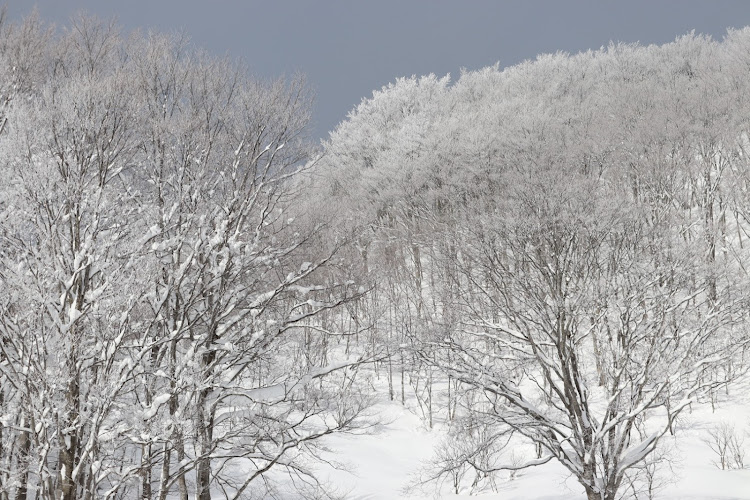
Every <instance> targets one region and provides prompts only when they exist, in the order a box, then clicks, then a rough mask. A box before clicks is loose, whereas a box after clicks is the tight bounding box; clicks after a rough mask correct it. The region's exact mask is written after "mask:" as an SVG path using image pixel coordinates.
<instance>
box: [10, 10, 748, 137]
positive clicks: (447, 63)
mask: <svg viewBox="0 0 750 500" xmlns="http://www.w3.org/2000/svg"><path fill="white" fill-rule="evenodd" d="M35 4H36V6H37V7H38V9H39V12H40V14H41V16H42V18H43V19H45V20H47V21H51V22H54V23H55V24H57V25H58V26H64V25H66V24H67V23H68V22H69V19H70V18H71V16H73V15H75V14H76V13H77V12H80V11H84V12H88V13H90V14H95V15H97V16H99V17H102V18H105V19H109V18H111V17H113V16H115V17H117V19H118V20H119V23H120V24H121V25H122V26H123V28H124V29H125V30H126V31H130V30H133V29H136V28H141V29H144V30H147V29H153V30H157V31H162V32H172V31H180V30H182V31H184V32H185V33H187V34H188V35H189V36H190V37H191V39H192V41H193V42H194V44H195V45H197V46H199V47H202V48H204V49H206V50H208V51H209V52H212V53H215V54H217V55H229V56H231V57H239V58H243V59H245V60H246V61H247V62H248V63H249V65H250V67H251V68H252V70H253V72H254V73H255V74H256V75H258V76H262V77H277V76H282V75H285V74H286V75H290V74H292V73H294V72H296V71H301V72H303V73H305V74H306V75H307V79H308V82H309V84H310V86H311V87H312V88H313V90H314V92H315V94H316V96H317V97H316V104H315V112H314V117H313V120H314V123H313V129H312V135H313V136H314V137H319V138H326V137H327V136H328V131H329V130H332V129H333V128H334V127H335V126H336V124H338V123H339V122H340V121H341V120H343V119H345V118H346V114H347V112H348V111H349V110H351V109H352V108H353V107H354V106H355V105H356V104H357V103H359V102H360V101H361V100H362V98H363V97H367V96H370V95H371V94H372V91H373V89H379V88H380V87H382V86H383V85H386V84H387V83H388V82H391V81H393V80H395V79H396V78H397V77H400V76H410V75H413V74H416V75H423V74H428V73H435V74H437V75H440V76H442V75H445V74H446V73H450V74H451V75H453V76H454V77H456V76H457V75H458V73H459V71H460V69H461V68H467V69H478V68H481V67H484V66H488V65H492V64H495V63H496V62H499V63H500V65H501V66H503V67H505V66H509V65H513V64H516V63H518V62H520V61H523V60H525V59H532V58H534V57H536V55H537V54H539V53H545V52H556V51H558V50H561V51H566V52H578V51H581V50H586V49H589V48H592V49H597V48H599V47H601V46H603V45H607V44H608V43H609V41H610V40H613V41H624V42H641V43H642V44H651V43H659V44H660V43H665V42H669V41H672V40H674V38H675V37H676V36H678V35H682V34H685V33H687V32H689V31H691V30H695V31H696V32H697V33H705V34H710V35H711V36H713V37H714V38H718V39H721V38H722V37H723V36H724V34H725V33H726V29H727V28H730V27H735V28H741V27H743V26H746V25H750V1H747V0H700V1H699V0H669V1H667V0H661V1H660V0H627V1H626V0H621V1H614V0H613V1H606V0H587V1H582V0H581V1H579V0H565V1H564V0H547V1H541V0H523V1H522V0H514V1H511V0H453V1H448V0H429V1H428V0H423V1H416V0H414V1H412V0H369V1H355V0H349V1H346V0H317V1H316V0H288V1H286V0H36V1H34V0H10V1H9V2H8V3H7V8H8V14H9V16H10V18H11V19H12V20H20V19H21V18H22V17H23V16H25V15H27V14H28V13H29V12H30V11H31V9H32V8H33V6H34V5H35Z"/></svg>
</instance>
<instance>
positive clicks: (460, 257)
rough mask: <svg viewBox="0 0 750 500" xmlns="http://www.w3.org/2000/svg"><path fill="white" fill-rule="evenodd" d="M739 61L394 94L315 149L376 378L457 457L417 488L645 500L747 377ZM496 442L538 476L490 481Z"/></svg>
mask: <svg viewBox="0 0 750 500" xmlns="http://www.w3.org/2000/svg"><path fill="white" fill-rule="evenodd" d="M748 47H750V31H749V30H747V29H745V30H739V31H730V32H729V33H728V34H727V36H726V37H725V39H724V40H723V41H714V40H711V39H710V38H707V37H702V36H696V35H688V36H685V37H681V38H678V39H677V40H676V41H675V42H673V43H670V44H666V45H663V46H648V47H641V46H638V45H625V44H613V45H611V46H609V47H607V48H603V49H601V50H599V51H590V52H586V53H581V54H577V55H573V56H571V55H568V54H553V55H545V56H540V57H539V58H537V60H535V61H527V62H525V63H522V64H520V65H517V66H513V67H509V68H506V69H502V70H501V69H500V68H499V67H497V66H495V67H490V68H485V69H482V70H479V71H473V72H464V73H462V74H461V76H460V78H459V79H458V80H457V81H456V82H455V83H452V84H451V82H450V81H449V79H448V78H447V77H446V78H436V77H435V76H432V75H430V76H426V77H412V78H404V79H399V80H397V81H396V82H395V83H393V84H391V85H388V86H387V87H384V88H383V89H382V90H380V91H376V92H375V93H374V94H373V96H372V98H369V99H365V100H363V101H362V103H361V104H360V105H359V106H358V107H357V108H356V109H355V110H353V111H352V112H351V114H350V115H349V117H348V119H347V120H346V121H345V122H343V123H342V124H340V125H339V127H338V128H337V129H336V130H335V131H334V132H332V134H331V137H330V139H329V141H328V142H327V143H326V156H325V158H324V159H323V168H324V171H325V172H326V174H327V181H326V182H324V183H322V186H321V187H320V189H321V191H322V192H323V193H328V194H329V195H330V196H335V197H336V198H337V200H338V203H339V204H340V205H342V206H343V207H345V208H346V209H347V210H348V212H343V211H342V213H349V214H350V218H351V219H352V220H354V221H357V223H356V226H357V227H358V228H359V229H360V232H359V240H358V242H357V247H356V248H357V250H358V252H356V253H352V255H353V257H354V262H359V265H360V266H361V269H362V270H363V272H365V273H367V275H368V276H369V277H370V280H371V281H372V282H373V283H374V288H375V290H376V291H377V294H372V295H370V296H369V297H367V298H365V299H364V301H365V302H367V303H368V304H370V305H369V306H368V311H373V314H371V316H370V317H369V321H370V322H371V323H372V324H373V325H376V327H377V328H378V329H380V331H385V332H387V333H383V334H381V336H380V337H379V341H380V342H382V343H383V344H384V345H386V346H389V347H388V349H389V350H390V352H391V354H392V356H391V358H390V362H389V363H390V364H389V366H388V369H389V372H395V375H394V374H391V375H389V376H390V377H391V378H395V379H396V380H398V378H399V376H400V377H401V380H403V379H404V373H406V374H407V375H406V378H407V379H408V380H409V381H410V382H411V386H412V388H413V389H414V394H415V396H416V398H417V401H419V402H420V405H422V407H423V408H424V409H426V411H425V415H426V419H427V421H428V422H429V424H430V425H432V422H433V418H434V417H435V416H439V417H440V418H441V419H442V420H443V421H446V422H448V423H449V425H450V426H451V432H452V433H453V434H455V435H460V436H461V438H460V439H461V444H460V446H450V445H447V446H443V447H442V448H441V450H442V451H440V450H439V451H438V456H437V457H436V458H435V460H433V461H432V466H431V469H430V470H428V471H423V472H424V474H422V480H423V481H426V482H438V483H440V484H445V483H446V482H447V483H448V484H449V485H450V487H451V489H453V490H454V491H456V492H458V491H460V490H461V489H462V488H470V489H476V488H477V487H481V486H482V484H484V485H485V486H489V487H492V485H493V474H496V473H498V472H499V471H504V470H505V471H515V470H518V469H520V468H523V467H526V466H533V465H540V464H543V463H546V462H548V461H549V460H557V461H558V462H560V463H561V464H562V465H563V466H565V467H566V468H567V469H568V470H569V471H570V472H571V474H572V475H573V476H574V477H576V478H577V479H578V481H579V482H580V484H581V485H582V486H583V488H584V489H585V491H586V494H587V496H588V498H589V499H591V500H594V499H597V500H613V499H615V498H617V497H618V495H620V494H624V493H623V492H625V491H626V490H627V491H629V492H633V491H641V490H642V491H648V492H649V493H648V494H649V495H650V494H651V493H650V492H651V491H652V487H653V484H647V485H642V488H641V487H640V486H638V485H633V484H627V488H626V484H625V483H632V481H633V480H635V481H638V480H641V479H642V478H644V477H653V474H652V472H653V467H652V466H653V464H654V462H653V461H652V459H653V458H654V457H655V456H658V452H656V451H655V450H657V447H658V445H659V442H660V440H661V439H662V437H663V436H664V435H667V434H669V433H671V432H673V431H674V422H675V419H676V418H677V417H678V416H679V415H680V413H681V412H683V411H685V409H686V408H687V407H689V405H691V404H692V403H694V402H709V401H710V402H714V401H715V399H716V397H717V396H716V395H717V389H718V388H719V387H726V384H727V383H728V382H730V381H732V380H733V379H735V378H736V377H737V376H739V375H740V374H742V373H744V372H745V371H746V368H747V361H746V355H747V347H748V335H747V329H748V323H747V320H748V318H747V297H748V290H747V286H746V283H747V269H748V263H750V260H749V259H748V257H750V256H749V255H748V241H747V237H748V230H749V229H750V219H748V210H747V207H748V196H747V192H748V180H749V178H748V172H750V169H749V164H748V161H747V158H748V156H747V147H748V135H747V134H748V123H747V116H748V101H747V96H748V95H749V94H748V90H750V88H748V81H750V80H748V78H747V75H748V68H750V66H749V65H748V63H749V62H750V59H749V58H748V53H749V52H748V50H747V49H748ZM401 387H402V389H401V390H402V391H403V390H404V389H403V387H404V384H403V382H402V384H401ZM420 388H424V389H423V390H420ZM395 392H396V393H397V391H395ZM391 394H392V397H394V396H393V395H394V391H393V390H392V391H391ZM402 400H403V396H402ZM467 422H468V423H467ZM510 434H512V435H514V436H515V438H516V439H520V438H523V439H524V440H526V441H527V442H529V443H531V444H533V445H534V447H535V448H536V451H537V453H536V457H534V458H530V459H529V460H528V461H526V462H525V463H518V462H519V461H518V460H505V461H504V460H503V459H502V456H503V455H502V453H503V448H504V447H505V444H506V443H507V442H508V440H509V437H508V436H509V435H510ZM449 444H450V443H449ZM505 452H506V453H507V450H506V451H505ZM643 467H649V473H648V474H642V473H640V472H639V471H640V470H641V469H642V468H643ZM467 471H472V474H469V473H467ZM634 478H635V479H634ZM639 488H641V489H639Z"/></svg>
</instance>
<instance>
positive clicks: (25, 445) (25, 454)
mask: <svg viewBox="0 0 750 500" xmlns="http://www.w3.org/2000/svg"><path fill="white" fill-rule="evenodd" d="M28 425H29V422H28V420H27V418H26V415H23V417H22V419H21V422H20V427H21V429H23V430H22V431H21V432H20V433H19V436H18V465H17V467H18V469H19V477H18V489H16V500H26V497H27V495H28V491H29V490H28V488H29V486H28V483H29V452H30V451H31V439H30V438H29V431H28V430H26V429H27V427H28ZM0 428H1V427H0Z"/></svg>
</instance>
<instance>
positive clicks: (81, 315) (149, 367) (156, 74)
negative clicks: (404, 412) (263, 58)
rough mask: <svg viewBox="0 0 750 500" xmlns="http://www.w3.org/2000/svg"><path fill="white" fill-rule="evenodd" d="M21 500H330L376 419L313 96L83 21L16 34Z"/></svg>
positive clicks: (14, 281) (2, 331)
mask: <svg viewBox="0 0 750 500" xmlns="http://www.w3.org/2000/svg"><path fill="white" fill-rule="evenodd" d="M0 103H1V104H2V122H1V124H2V125H1V128H0V129H1V133H0V149H1V150H2V157H3V160H2V162H0V177H2V179H3V182H2V185H0V498H3V499H10V498H14V499H18V500H21V499H26V498H32V497H33V498H47V499H52V498H56V499H63V500H72V499H76V498H136V497H137V498H158V499H162V500H163V499H165V498H168V497H169V498H174V497H175V495H177V496H179V497H180V498H185V499H187V498H198V499H208V498H216V497H218V496H221V497H225V498H247V497H249V496H251V495H252V494H254V495H274V494H276V493H274V492H275V491H277V486H275V485H274V478H275V477H277V476H275V475H274V474H273V472H274V471H275V470H284V471H285V472H286V473H287V474H288V475H291V477H293V478H295V479H294V480H295V484H297V485H298V488H299V489H300V490H303V489H305V488H306V489H309V490H311V491H313V492H314V493H316V494H320V491H319V490H321V485H320V484H319V483H318V482H317V480H315V478H314V475H313V474H312V468H311V464H312V463H313V461H314V459H315V457H316V456H317V453H316V451H315V447H316V441H317V440H318V439H319V438H320V437H322V436H325V435H328V434H330V433H334V432H343V431H352V430H356V429H359V428H361V427H362V426H363V425H365V426H366V425H368V424H369V423H370V421H371V415H370V414H369V410H368V409H369V406H370V400H371V397H370V396H369V395H367V394H366V393H365V392H363V389H362V384H361V383H360V381H359V377H357V371H358V370H357V367H358V366H359V363H360V362H361V360H362V359H364V357H366V356H368V355H369V354H371V353H368V352H367V351H366V350H362V349H359V347H358V346H357V348H354V347H351V348H348V349H347V351H346V353H345V354H344V353H343V352H339V353H337V354H336V355H335V356H334V355H332V353H334V352H335V351H336V350H337V349H338V346H339V345H342V346H343V344H342V342H343V338H344V336H345V335H347V334H349V333H351V330H349V329H348V327H347V325H346V324H344V323H342V322H341V321H339V320H338V318H339V316H340V311H342V310H344V306H345V305H346V304H348V303H349V302H351V301H353V300H355V299H356V298H357V297H358V296H359V294H360V293H361V292H360V291H359V285H357V284H355V283H354V282H353V281H352V280H351V277H350V276H348V275H347V273H346V272H345V271H346V269H345V267H344V266H342V265H341V262H340V261H339V260H336V259H334V255H335V254H336V251H337V250H338V247H340V246H341V245H342V244H343V242H344V241H345V237H346V235H343V234H340V235H339V240H338V241H334V240H331V239H329V238H328V235H327V233H326V232H325V230H324V228H325V227H326V226H327V225H328V223H329V221H327V220H326V219H324V218H323V217H318V216H317V215H316V214H309V213H307V212H306V211H305V210H304V207H299V206H295V203H298V202H299V197H300V196H301V194H302V193H303V191H300V190H301V187H300V184H299V182H298V181H297V178H298V176H299V174H300V172H303V171H304V170H305V169H307V168H309V167H310V165H311V164H312V163H313V160H314V158H315V156H316V154H317V153H316V151H315V149H314V148H313V147H311V144H310V142H309V141H308V140H307V139H306V136H305V127H306V123H307V121H308V118H309V109H310V99H309V96H308V91H307V89H306V87H305V85H304V82H303V81H302V80H301V79H293V80H289V81H285V80H278V81H269V82H263V81H259V80H257V79H254V78H252V77H251V76H249V73H248V71H247V69H246V68H244V67H242V66H241V65H238V64H235V63H232V62H230V61H226V60H220V59H216V58H213V57H209V56H207V55H205V54H201V53H200V52H197V51H195V50H193V49H192V48H190V46H189V44H188V43H187V42H186V40H184V39H182V38H181V37H168V36H162V35H154V34H149V35H132V36H130V37H127V38H126V37H123V36H121V34H120V33H119V32H118V29H117V27H116V26H115V25H114V24H107V23H103V22H101V21H98V20H93V19H89V18H85V17H82V18H80V19H78V20H76V21H74V22H73V23H72V25H71V26H70V27H69V28H68V29H66V30H64V31H62V32H55V31H54V30H52V29H51V28H48V27H46V26H45V25H44V24H43V23H42V22H41V21H40V20H39V19H38V18H37V17H36V16H31V17H29V18H28V19H27V20H26V21H24V22H23V23H21V24H9V23H7V22H3V23H2V24H1V25H0Z"/></svg>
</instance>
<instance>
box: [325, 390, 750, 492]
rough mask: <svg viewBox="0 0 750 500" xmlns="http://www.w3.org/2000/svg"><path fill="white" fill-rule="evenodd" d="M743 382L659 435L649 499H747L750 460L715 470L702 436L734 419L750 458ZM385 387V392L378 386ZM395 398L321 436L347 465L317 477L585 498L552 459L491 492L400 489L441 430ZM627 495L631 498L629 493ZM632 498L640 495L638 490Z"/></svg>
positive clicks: (344, 487) (504, 478)
mask: <svg viewBox="0 0 750 500" xmlns="http://www.w3.org/2000/svg"><path fill="white" fill-rule="evenodd" d="M749 382H750V381H745V383H743V384H738V385H735V386H734V387H732V389H731V391H730V394H729V395H726V394H724V393H722V394H721V396H720V399H719V402H718V405H717V406H716V409H715V412H712V409H711V405H710V404H709V403H704V404H700V405H694V407H693V409H692V411H691V412H685V413H684V415H683V418H682V419H681V420H680V423H679V426H678V429H677V435H676V436H675V437H667V438H665V441H664V444H665V446H666V447H667V448H669V449H670V450H671V452H670V454H669V457H670V461H671V462H672V468H671V470H670V468H669V467H668V466H667V465H664V466H662V467H661V470H660V472H659V482H660V484H661V485H662V487H661V488H660V489H659V491H658V492H657V493H656V495H655V497H654V498H656V499H665V500H667V499H668V500H679V499H686V500H687V499H689V500H750V463H749V464H746V468H745V469H744V470H720V469H719V468H717V467H716V466H715V465H714V464H713V462H714V461H715V460H716V459H717V457H716V455H715V454H714V453H713V452H712V451H711V449H710V447H709V445H708V444H707V443H706V442H705V439H706V438H707V437H708V432H709V430H710V429H712V428H715V427H716V426H717V425H719V424H720V423H722V422H727V423H729V424H732V425H734V427H735V430H736V431H737V435H738V436H739V437H741V438H742V437H743V436H744V439H745V443H744V448H745V449H746V450H747V452H748V459H747V460H746V462H750V435H749V434H748V431H750V383H749ZM384 393H385V392H384ZM408 406H409V405H408V402H407V408H405V407H402V406H401V404H400V403H398V402H390V401H383V402H381V403H380V404H379V405H378V407H377V409H378V410H379V412H380V414H381V418H382V419H383V421H384V423H383V425H381V426H380V427H379V428H378V429H376V430H374V431H373V432H372V433H370V434H368V435H365V436H346V435H337V436H334V437H333V438H331V439H329V440H328V441H327V445H328V446H329V447H330V450H331V456H330V458H335V459H336V460H337V461H339V462H342V463H343V464H345V465H346V467H347V469H348V471H344V470H333V469H329V468H325V469H324V470H321V472H322V476H323V478H325V479H327V480H328V481H330V483H331V484H333V485H336V488H337V490H338V493H340V494H342V495H343V496H344V497H345V498H350V499H354V500H389V499H396V498H413V499H433V498H453V499H455V498H482V499H487V500H499V499H503V500H510V499H512V500H564V499H571V500H572V499H576V500H578V499H581V500H583V499H585V495H584V493H583V489H582V488H581V487H580V486H579V485H578V483H577V482H576V480H575V478H573V477H571V476H570V474H569V473H568V472H567V471H566V470H565V469H564V468H563V467H562V466H561V465H560V464H558V463H555V462H551V463H548V464H546V465H543V466H540V467H536V468H532V469H528V470H524V471H521V472H519V473H517V474H516V476H515V478H513V479H510V478H509V477H508V474H500V475H498V478H497V481H496V491H494V492H493V491H491V490H486V491H482V492H475V493H474V495H471V496H470V494H469V493H470V492H469V491H466V488H465V489H464V490H465V491H464V493H463V494H461V495H455V494H450V493H448V492H449V490H450V485H445V487H444V488H443V490H442V491H441V492H439V493H438V492H437V491H435V489H434V488H432V489H431V488H427V489H425V490H416V491H410V492H408V493H405V492H404V488H405V487H406V486H407V485H409V484H410V480H411V479H412V478H413V474H414V472H415V471H416V470H417V469H418V468H419V467H420V464H421V462H422V461H424V460H426V459H428V458H429V457H430V456H431V455H432V453H433V447H434V446H435V445H436V444H437V443H438V441H439V439H440V437H441V435H442V434H443V432H444V427H442V426H440V425H437V426H436V427H435V428H434V429H432V430H430V429H428V428H427V426H426V423H425V422H424V421H423V420H422V419H421V418H420V417H419V416H417V414H415V413H414V412H412V411H410V410H409V409H408ZM631 498H632V497H631ZM638 498H647V496H641V495H639V496H638Z"/></svg>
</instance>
